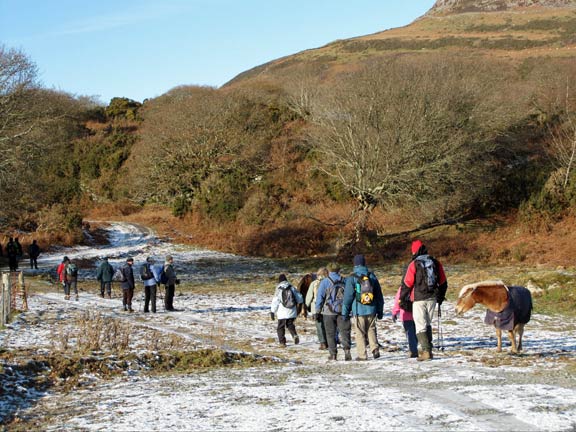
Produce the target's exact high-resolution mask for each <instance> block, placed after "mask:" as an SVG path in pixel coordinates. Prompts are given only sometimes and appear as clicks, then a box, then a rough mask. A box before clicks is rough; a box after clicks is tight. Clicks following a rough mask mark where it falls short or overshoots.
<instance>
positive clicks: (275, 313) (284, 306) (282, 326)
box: [270, 274, 304, 347]
mask: <svg viewBox="0 0 576 432" xmlns="http://www.w3.org/2000/svg"><path fill="white" fill-rule="evenodd" d="M303 302H304V299H303V298H302V294H300V293H299V292H298V290H296V288H294V287H293V286H292V285H291V284H290V282H288V280H287V279H286V275H285V274H281V275H280V276H278V285H277V286H276V290H275V291H274V297H273V298H272V304H271V305H270V318H271V319H272V321H274V320H275V319H276V318H277V319H278V327H277V329H276V332H277V333H278V343H279V344H280V346H281V347H286V329H288V331H289V332H290V334H291V335H292V338H293V339H294V345H298V344H299V343H300V338H299V337H298V333H297V332H296V326H295V325H294V322H295V321H296V316H297V315H298V310H297V306H298V305H299V304H302V303H303Z"/></svg>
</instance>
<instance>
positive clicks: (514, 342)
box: [508, 330, 518, 354]
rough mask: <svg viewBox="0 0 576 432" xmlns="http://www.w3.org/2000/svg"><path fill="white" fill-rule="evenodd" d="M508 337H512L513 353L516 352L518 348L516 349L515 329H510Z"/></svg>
mask: <svg viewBox="0 0 576 432" xmlns="http://www.w3.org/2000/svg"><path fill="white" fill-rule="evenodd" d="M508 338H509V339H510V346H511V347H512V354H516V353H517V352H518V350H517V349H516V339H515V338H516V334H515V332H514V330H509V331H508Z"/></svg>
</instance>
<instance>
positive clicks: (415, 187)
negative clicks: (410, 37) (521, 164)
mask: <svg viewBox="0 0 576 432" xmlns="http://www.w3.org/2000/svg"><path fill="white" fill-rule="evenodd" d="M474 68H476V72H475V69H474ZM477 69H478V66H477V65H475V66H466V65H464V64H461V63H452V62H446V61H437V62H436V63H425V62H413V61H412V62H404V61H391V62H388V63H385V64H376V65H373V66H371V67H368V68H367V69H366V70H365V71H364V72H363V73H361V74H360V75H354V76H352V77H351V78H350V79H349V80H347V81H345V82H344V84H343V85H342V86H339V87H337V88H335V89H328V90H327V91H326V92H325V93H324V97H323V98H322V99H320V100H318V101H317V103H316V106H315V109H314V112H313V120H314V123H315V126H316V127H315V133H314V139H315V142H316V144H317V149H318V151H319V153H320V155H321V161H322V166H321V169H322V170H323V171H324V172H325V173H326V175H328V176H332V177H334V178H336V179H337V180H338V181H339V182H340V183H341V184H342V185H343V186H344V187H345V188H346V189H347V190H348V191H349V192H350V194H351V195H352V196H353V197H354V198H355V199H356V201H357V203H358V222H357V234H358V235H360V233H361V231H362V230H363V229H364V228H365V223H366V220H367V218H368V217H369V213H370V212H371V211H372V209H374V207H375V206H377V205H382V206H385V207H387V206H397V205H405V204H419V203H424V202H429V201H431V200H433V199H434V198H437V197H440V196H446V195H448V196H453V197H454V199H456V197H457V199H458V200H460V202H455V203H453V205H452V206H451V208H452V209H458V208H463V207H465V206H466V202H465V200H473V199H474V196H475V194H476V193H477V192H476V191H478V190H481V189H483V188H485V187H486V186H487V185H488V184H489V183H490V177H489V176H488V177H487V176H485V174H486V173H487V172H488V169H489V164H488V163H487V161H488V160H489V156H490V152H491V151H492V144H491V141H490V139H489V136H488V134H487V133H486V130H485V129H484V128H483V127H484V126H485V125H486V124H490V128H491V130H492V128H493V127H495V126H496V123H498V122H499V121H503V120H498V119H497V116H499V115H501V114H502V117H507V116H505V115H503V113H502V112H500V110H499V109H498V108H497V107H492V109H491V110H490V109H487V106H489V105H490V103H492V102H493V100H492V98H491V97H490V96H489V94H490V92H489V91H488V87H489V85H490V80H489V79H486V78H487V76H486V75H485V74H482V73H481V72H480V71H478V70H477ZM463 188H467V189H468V191H467V192H468V193H467V194H463V193H456V191H461V190H463Z"/></svg>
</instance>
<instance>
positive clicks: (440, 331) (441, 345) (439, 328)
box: [438, 305, 444, 351]
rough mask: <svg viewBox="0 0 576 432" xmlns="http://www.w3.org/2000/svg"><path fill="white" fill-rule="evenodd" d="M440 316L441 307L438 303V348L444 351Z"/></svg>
mask: <svg viewBox="0 0 576 432" xmlns="http://www.w3.org/2000/svg"><path fill="white" fill-rule="evenodd" d="M441 316H442V309H440V305H438V349H439V350H440V351H444V336H443V335H442V326H440V317H441Z"/></svg>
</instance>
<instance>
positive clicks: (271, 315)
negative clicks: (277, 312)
mask: <svg viewBox="0 0 576 432" xmlns="http://www.w3.org/2000/svg"><path fill="white" fill-rule="evenodd" d="M270 319H271V320H272V321H274V320H275V319H276V317H275V316H274V312H270Z"/></svg>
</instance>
